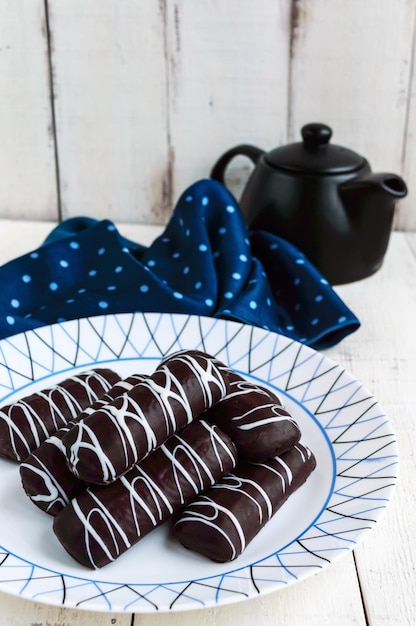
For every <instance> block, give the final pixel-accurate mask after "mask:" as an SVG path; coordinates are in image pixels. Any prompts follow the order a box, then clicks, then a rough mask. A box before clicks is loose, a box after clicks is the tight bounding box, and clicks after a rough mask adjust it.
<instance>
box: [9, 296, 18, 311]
mask: <svg viewBox="0 0 416 626" xmlns="http://www.w3.org/2000/svg"><path fill="white" fill-rule="evenodd" d="M10 304H11V305H12V307H13V308H14V309H17V308H18V307H19V306H20V302H19V300H17V299H16V298H13V300H11V302H10Z"/></svg>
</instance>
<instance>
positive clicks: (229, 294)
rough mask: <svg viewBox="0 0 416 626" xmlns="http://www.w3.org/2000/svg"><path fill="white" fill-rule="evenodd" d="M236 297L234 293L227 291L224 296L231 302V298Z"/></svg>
mask: <svg viewBox="0 0 416 626" xmlns="http://www.w3.org/2000/svg"><path fill="white" fill-rule="evenodd" d="M233 297H234V294H233V293H232V291H226V292H225V294H224V298H227V300H231V298H233Z"/></svg>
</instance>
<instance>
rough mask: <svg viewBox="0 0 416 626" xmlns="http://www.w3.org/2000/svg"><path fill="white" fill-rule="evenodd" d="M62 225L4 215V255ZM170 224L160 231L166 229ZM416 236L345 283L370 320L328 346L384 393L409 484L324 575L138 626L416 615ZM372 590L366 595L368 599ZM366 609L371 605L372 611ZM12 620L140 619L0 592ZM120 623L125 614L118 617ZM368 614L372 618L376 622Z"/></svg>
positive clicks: (12, 625)
mask: <svg viewBox="0 0 416 626" xmlns="http://www.w3.org/2000/svg"><path fill="white" fill-rule="evenodd" d="M52 226H53V223H41V222H32V223H27V222H17V221H12V220H0V228H1V230H2V232H5V233H7V236H6V237H5V244H4V245H3V247H2V248H1V249H0V262H5V261H6V260H7V259H10V258H13V257H14V256H15V252H16V250H18V251H20V252H24V251H28V250H29V249H32V248H33V247H34V242H35V240H36V245H38V244H39V243H40V242H41V240H42V239H43V238H44V237H45V236H46V235H47V234H48V232H49V230H50V229H51V228H52ZM118 226H119V229H120V231H121V232H122V234H123V235H125V236H126V237H130V238H132V239H134V240H136V241H141V242H142V243H144V244H147V243H150V242H151V241H152V240H153V238H154V237H155V236H156V235H157V234H158V227H150V226H139V225H128V224H118ZM160 230H161V229H159V231H160ZM415 267H416V233H393V235H392V238H391V242H390V245H389V249H388V252H387V255H386V258H385V262H384V265H383V267H382V268H381V270H379V271H378V272H377V273H376V274H375V275H374V276H372V277H371V278H368V279H366V280H362V281H359V282H356V283H352V284H350V285H343V286H340V287H337V292H338V293H339V295H340V296H341V297H342V299H343V300H344V302H345V303H346V304H347V305H348V306H350V308H351V309H352V310H353V311H354V312H355V313H356V315H357V316H358V318H359V319H360V321H361V323H362V326H361V328H360V329H359V330H358V331H357V332H356V333H353V334H352V335H350V336H349V337H347V338H346V339H344V340H343V341H342V342H341V343H340V344H338V345H337V346H335V347H333V348H331V349H330V350H327V351H325V355H326V356H327V357H330V358H332V359H334V360H335V361H336V362H338V363H340V364H341V365H343V366H344V367H345V368H346V369H347V370H348V371H350V372H351V373H352V374H353V375H354V376H355V377H356V378H357V379H358V380H360V381H361V382H362V383H363V384H364V385H365V386H366V387H367V388H368V389H369V390H370V391H371V392H372V393H373V394H374V395H375V397H376V398H377V399H378V400H379V402H380V403H381V404H382V406H383V408H384V409H385V411H386V413H387V416H388V418H389V420H390V421H391V423H392V425H393V428H394V430H395V432H396V434H397V438H398V443H399V450H400V472H399V482H398V485H397V487H396V490H395V493H394V496H393V500H392V502H391V504H390V505H389V507H388V509H387V511H386V513H385V515H384V517H383V518H382V519H381V521H380V522H379V523H378V524H377V525H376V527H375V529H374V530H373V531H372V532H371V533H370V534H368V535H367V536H366V537H365V540H364V541H363V542H362V543H360V544H359V546H358V547H357V548H356V549H355V558H356V563H357V567H358V576H359V578H357V573H356V569H355V567H354V560H353V558H352V555H351V554H349V555H346V556H345V557H344V558H342V559H340V560H339V561H338V562H336V563H334V564H333V565H331V566H330V567H328V568H327V569H324V570H322V571H321V572H320V573H319V574H318V575H316V576H313V577H311V578H309V579H306V580H304V581H302V582H300V583H298V584H296V585H293V586H291V587H288V588H287V589H285V590H283V591H279V592H278V593H271V594H269V595H266V596H263V597H260V598H257V599H253V600H250V601H247V602H243V603H240V604H235V605H230V606H224V607H220V608H213V609H207V610H204V611H195V612H194V611H191V612H184V613H173V614H169V613H167V614H149V615H143V614H136V615H134V618H133V621H134V626H165V625H167V624H169V625H170V626H176V625H179V624H181V626H188V624H189V625H190V624H195V623H200V624H201V626H204V625H205V624H207V625H208V624H210V625H211V624H213V625H214V626H232V625H234V624H236V623H237V624H241V625H242V626H246V625H247V626H249V625H250V626H251V625H252V624H253V623H261V625H262V626H275V624H276V623H279V624H280V623H281V624H285V626H304V624H305V623H306V622H307V623H308V626H315V625H316V626H318V625H319V626H333V625H334V624H337V626H338V625H341V626H344V625H345V626H350V625H351V624H354V625H357V626H364V624H369V625H371V626H395V625H397V626H399V625H400V626H408V625H409V626H410V625H413V623H414V615H416V597H415V594H414V580H415V578H414V577H415V563H416V545H415V543H414V541H413V534H412V531H413V527H414V519H415V518H416V498H415V491H414V473H415V456H416V455H415V452H416V449H415V448H416V443H415V442H416V433H415V424H414V415H413V413H414V406H415V404H416V389H415V385H414V374H415V372H416V333H415V332H414V310H415V304H416V300H415V293H416V272H415ZM361 594H362V598H361ZM364 609H365V612H364ZM0 615H1V618H2V619H1V623H2V625H3V624H4V626H35V625H36V626H47V625H48V624H54V625H56V626H72V625H73V624H74V626H75V624H78V623H79V624H83V625H84V626H98V624H109V625H110V624H118V625H119V626H127V624H130V623H131V621H130V620H131V619H132V616H129V615H124V616H123V615H111V616H110V615H107V614H100V613H90V612H85V613H84V612H79V611H73V610H68V609H59V608H57V607H51V606H46V605H42V604H36V603H32V602H29V601H26V600H22V599H19V598H15V597H13V596H9V595H7V594H4V593H0ZM113 620H115V621H113ZM366 620H367V621H366Z"/></svg>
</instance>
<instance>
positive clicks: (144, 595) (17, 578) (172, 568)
mask: <svg viewBox="0 0 416 626" xmlns="http://www.w3.org/2000/svg"><path fill="white" fill-rule="evenodd" d="M184 348H187V349H189V348H192V349H200V350H203V351H205V352H208V353H210V354H212V355H214V356H216V357H218V358H219V359H221V360H222V361H223V362H225V363H226V364H227V365H229V366H231V367H232V368H233V369H235V370H237V371H238V372H240V373H241V374H243V375H244V376H245V377H247V378H248V379H251V380H253V381H260V382H261V383H262V384H266V385H268V386H269V387H270V388H272V389H274V390H276V391H277V392H278V393H279V394H280V395H281V397H282V398H283V400H284V403H285V405H286V407H287V408H288V410H289V411H290V412H291V413H292V415H293V416H294V417H295V418H296V420H297V421H298V423H299V426H300V428H301V430H302V434H303V436H302V440H303V442H304V443H306V444H307V445H308V446H310V448H311V449H312V450H313V452H314V454H315V456H316V458H317V469H316V470H315V472H313V474H312V475H311V477H310V478H309V479H308V481H307V482H306V484H305V485H303V486H302V487H301V488H300V489H299V490H298V491H297V492H296V493H295V494H294V495H293V496H291V498H289V500H288V502H287V503H286V504H285V505H284V506H283V507H282V508H281V509H280V511H278V513H277V514H276V515H275V517H274V518H273V519H272V521H271V522H269V524H268V525H267V526H266V527H265V528H264V529H263V530H262V531H261V532H260V533H259V535H258V536H257V537H256V538H255V539H254V540H253V542H252V543H251V544H250V545H249V546H248V547H247V549H246V551H245V552H244V553H243V554H242V555H241V556H240V557H239V558H238V559H236V560H235V561H233V562H232V563H225V564H216V563H212V562H211V561H209V560H206V559H204V558H203V557H202V556H199V555H196V554H194V553H192V552H189V551H187V550H185V549H184V548H183V547H182V546H180V545H179V544H178V543H177V542H176V541H175V540H174V538H173V537H172V535H171V532H170V526H169V523H167V524H165V525H164V526H163V527H161V528H159V529H157V530H156V531H154V532H153V533H151V534H150V535H148V536H147V537H145V538H144V539H143V540H142V541H141V542H140V543H139V544H137V545H136V546H135V547H133V548H132V549H130V550H129V551H128V552H127V553H126V554H124V555H123V556H122V557H121V558H119V559H118V560H117V561H115V562H114V563H111V564H110V565H108V566H106V567H105V568H103V569H101V570H96V571H93V570H87V569H86V568H84V567H82V566H81V565H79V564H78V563H76V562H74V561H73V560H72V559H71V557H70V556H69V555H68V554H67V553H66V552H65V551H64V549H63V548H62V547H61V545H60V544H59V542H58V541H57V539H56V538H55V535H54V534H53V532H52V518H51V517H50V516H49V515H47V514H46V513H43V512H42V511H40V510H38V509H37V508H36V507H34V506H33V505H32V503H31V502H30V501H29V499H27V498H26V496H25V494H24V493H23V489H22V488H21V485H20V479H19V471H18V466H17V464H15V463H13V462H8V461H6V460H4V459H1V460H0V472H1V481H0V510H1V516H0V589H1V590H2V591H6V592H9V593H12V594H15V595H18V596H22V597H25V598H31V599H33V600H37V601H40V602H46V603H49V604H55V605H63V606H66V607H78V608H83V609H89V610H94V611H116V612H138V613H140V612H151V611H155V610H158V611H177V610H185V609H198V608H202V607H208V606H214V605H220V604H228V603H231V602H237V601H240V600H244V599H246V598H251V597H253V596H257V595H259V594H264V593H268V592H270V591H274V590H277V589H280V588H281V587H284V586H286V585H289V584H292V583H295V582H296V581H298V580H300V579H302V578H305V577H307V576H309V575H311V574H314V573H316V572H318V571H319V570H320V569H322V568H323V567H326V566H328V565H329V564H330V563H332V562H333V561H334V560H336V559H337V558H339V557H340V556H342V555H343V554H346V553H347V552H348V551H349V550H351V549H352V548H354V546H355V545H356V543H357V541H358V540H361V539H362V538H363V537H364V535H365V534H366V533H367V532H368V531H369V530H370V529H371V528H372V527H373V526H374V524H375V523H376V521H377V520H378V519H379V518H380V515H381V514H382V512H383V511H384V509H385V508H386V506H387V504H388V502H389V500H390V498H391V495H392V491H393V487H394V485H395V482H396V476H397V464H398V453H397V447H396V441H395V436H394V433H393V431H392V428H391V426H390V424H389V422H388V420H387V418H386V416H385V414H384V412H383V410H382V408H381V407H380V405H379V404H378V403H377V401H376V400H375V399H374V398H373V396H372V395H371V393H369V392H368V391H367V390H366V389H365V388H363V386H362V385H361V384H360V383H359V382H357V381H356V380H355V379H354V378H353V377H352V376H351V375H350V374H348V373H347V372H345V370H344V369H343V368H341V367H340V366H338V365H336V364H335V363H334V362H332V361H330V360H329V359H327V358H326V357H325V356H323V355H322V354H319V353H317V352H315V351H313V350H311V349H310V348H307V347H305V346H303V345H301V344H299V343H297V342H294V341H292V340H290V339H288V338H286V337H283V336H281V335H278V334H275V333H270V332H267V331H265V330H261V329H258V328H253V327H251V326H245V325H243V324H239V323H236V322H228V321H223V320H214V319H211V318H201V317H195V316H187V315H169V314H158V313H154V314H140V313H137V314H123V315H108V316H100V317H94V318H87V319H81V320H75V321H69V322H64V323H62V324H57V325H54V326H47V327H45V328H41V329H38V330H35V331H30V332H28V333H24V334H21V335H16V336H14V337H11V338H10V339H5V340H3V341H1V342H0V403H1V405H5V404H9V403H11V402H13V401H14V400H15V399H17V398H18V397H22V396H24V395H28V394H29V393H32V392H34V391H36V390H39V389H45V388H47V387H49V386H50V385H51V384H52V383H54V382H58V381H59V380H62V379H63V378H65V377H66V376H67V375H70V374H71V373H72V372H73V371H74V370H78V371H80V370H81V371H82V370H85V369H88V368H91V367H92V366H95V365H98V364H99V365H107V366H109V367H112V368H113V369H115V370H116V371H118V372H119V373H120V374H121V375H128V374H131V373H133V372H143V373H151V372H152V371H153V370H154V368H155V367H156V365H157V363H158V362H159V361H160V359H161V358H162V357H164V356H166V355H167V354H169V353H171V352H173V351H176V350H180V349H184Z"/></svg>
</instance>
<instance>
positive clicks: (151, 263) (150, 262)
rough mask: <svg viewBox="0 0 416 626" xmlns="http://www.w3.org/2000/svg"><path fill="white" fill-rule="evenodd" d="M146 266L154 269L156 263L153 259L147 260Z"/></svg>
mask: <svg viewBox="0 0 416 626" xmlns="http://www.w3.org/2000/svg"><path fill="white" fill-rule="evenodd" d="M147 265H148V266H149V267H154V266H155V265H156V261H154V260H153V259H149V260H148V262H147Z"/></svg>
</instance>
